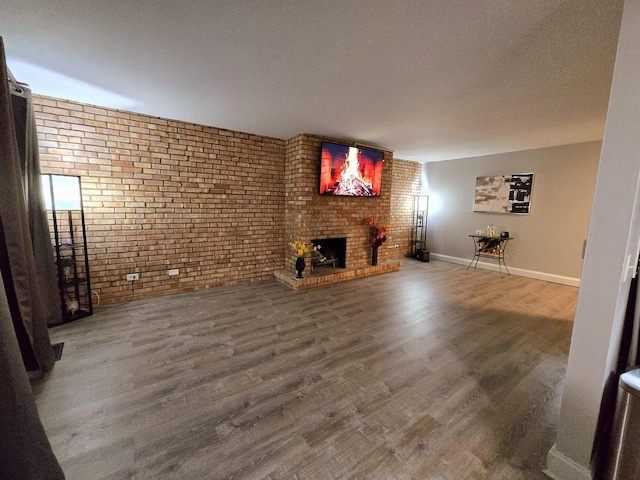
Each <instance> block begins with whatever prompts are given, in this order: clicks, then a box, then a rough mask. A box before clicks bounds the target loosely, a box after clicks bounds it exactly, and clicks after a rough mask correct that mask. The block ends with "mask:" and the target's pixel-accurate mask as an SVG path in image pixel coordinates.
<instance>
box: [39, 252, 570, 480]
mask: <svg viewBox="0 0 640 480" xmlns="http://www.w3.org/2000/svg"><path fill="white" fill-rule="evenodd" d="M577 292H578V289H577V288H574V287H568V286H563V285H557V284H553V283H548V282H542V281H537V280H532V279H528V278H523V277H517V276H505V277H504V278H501V277H500V275H499V274H498V273H496V272H491V271H486V270H480V269H478V270H473V269H471V270H469V271H467V270H465V267H462V266H459V265H454V264H449V263H445V262H438V261H432V262H430V263H421V262H418V261H414V260H411V259H406V260H404V262H403V266H402V269H401V270H400V271H399V272H395V273H390V274H385V275H379V276H375V277H368V278H364V279H360V280H354V281H350V282H344V283H339V284H334V285H329V286H324V287H318V288H315V289H311V290H302V291H294V290H291V289H289V288H288V287H286V286H284V285H282V284H280V283H278V282H277V281H276V280H275V279H274V280H269V281H265V282H260V283H253V284H246V285H240V286H233V287H224V288H215V289H210V290H205V291H201V292H194V293H188V294H183V295H175V296H170V297H162V298H155V299H147V300H138V301H132V302H130V303H128V304H125V305H122V306H117V307H112V308H98V309H97V311H96V313H95V315H94V316H93V317H89V318H86V319H83V320H80V321H77V322H74V323H70V324H67V325H63V326H60V327H56V328H54V329H52V330H51V331H50V333H51V335H52V341H53V342H54V343H55V342H64V352H63V355H62V359H61V360H60V361H58V362H57V363H56V365H55V367H54V368H53V370H52V372H51V373H50V374H48V376H47V377H46V379H45V380H43V381H39V382H38V383H36V384H34V391H35V394H36V398H37V403H38V409H39V412H40V415H41V418H42V421H43V423H44V426H45V428H46V430H47V433H48V435H49V438H50V441H51V444H52V446H53V449H54V451H55V453H56V455H57V457H58V459H59V460H60V462H61V465H62V467H63V469H64V471H65V473H66V475H67V479H68V480H94V479H95V480H98V479H104V480H107V479H108V480H114V479H260V478H269V479H280V478H282V479H335V478H368V479H452V480H453V479H455V480H458V479H504V480H517V479H544V478H546V477H545V476H544V474H543V473H541V471H542V469H543V468H544V466H545V462H546V453H547V451H548V450H549V448H550V447H551V445H552V444H553V441H554V439H555V431H556V422H557V418H558V413H559V404H560V398H561V392H562V386H563V381H564V376H565V367H566V360H567V352H568V348H569V340H570V335H571V328H572V320H573V316H574V311H575V304H576V300H577Z"/></svg>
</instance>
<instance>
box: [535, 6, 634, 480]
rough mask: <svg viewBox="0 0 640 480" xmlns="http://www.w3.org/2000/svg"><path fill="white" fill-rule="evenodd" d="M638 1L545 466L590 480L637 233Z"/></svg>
mask: <svg viewBox="0 0 640 480" xmlns="http://www.w3.org/2000/svg"><path fill="white" fill-rule="evenodd" d="M639 75H640V1H638V0H627V1H625V4H624V13H623V17H622V27H621V30H620V39H619V41H618V53H617V57H616V64H615V70H614V74H613V82H612V85H611V98H610V102H609V111H608V114H607V123H606V127H605V133H604V141H603V144H602V160H601V162H600V166H599V169H598V181H597V186H596V192H595V195H594V202H593V211H592V216H591V222H590V227H589V237H588V240H589V241H588V245H587V252H586V256H585V262H584V272H583V276H582V282H581V286H580V294H579V296H578V306H577V309H576V317H575V323H574V329H573V334H572V336H571V349H570V351H569V360H568V364H567V377H566V381H565V386H564V391H563V394H562V408H561V413H560V419H559V425H558V435H557V439H556V445H555V446H554V448H553V449H552V450H551V452H550V453H549V456H548V459H547V460H548V464H549V471H550V473H551V474H552V475H553V478H558V479H561V480H565V479H566V480H573V479H585V480H587V479H590V478H591V476H590V474H589V463H590V456H591V451H592V446H593V440H594V433H595V431H596V425H597V421H598V414H599V410H600V400H601V398H602V392H603V387H604V385H605V383H606V381H607V379H608V378H609V375H610V373H611V372H612V371H613V370H614V368H615V366H616V357H617V354H618V351H619V344H620V337H621V329H622V325H623V320H624V313H625V308H626V301H627V297H628V294H629V286H630V283H631V275H629V270H628V268H627V267H628V266H629V264H630V263H631V264H634V263H635V259H636V255H637V247H638V239H639V238H640V161H639V160H638V151H640V137H639V136H638V128H639V126H640V83H639V82H638V76H639Z"/></svg>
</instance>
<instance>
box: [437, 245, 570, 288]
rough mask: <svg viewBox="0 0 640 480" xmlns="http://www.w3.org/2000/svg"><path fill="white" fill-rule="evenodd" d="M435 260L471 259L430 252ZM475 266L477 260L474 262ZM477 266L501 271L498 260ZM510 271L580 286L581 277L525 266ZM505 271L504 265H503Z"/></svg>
mask: <svg viewBox="0 0 640 480" xmlns="http://www.w3.org/2000/svg"><path fill="white" fill-rule="evenodd" d="M430 256H431V258H433V259H434V260H442V261H443V262H449V263H457V264H459V265H469V262H470V260H469V259H468V258H460V257H452V256H450V255H442V254H440V253H433V252H431V254H430ZM474 266H475V262H474ZM477 268H483V269H485V270H493V271H494V272H498V271H500V268H499V267H498V262H493V263H489V262H478V266H477ZM507 268H508V269H509V273H511V274H512V275H518V276H519V277H527V278H535V279H536V280H544V281H546V282H553V283H560V284H562V285H569V286H571V287H579V286H580V279H579V278H574V277H565V276H563V275H555V274H553V273H544V272H536V271H535V270H525V269H524V268H515V267H509V266H508V265H507ZM503 271H504V267H503Z"/></svg>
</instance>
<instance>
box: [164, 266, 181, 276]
mask: <svg viewBox="0 0 640 480" xmlns="http://www.w3.org/2000/svg"><path fill="white" fill-rule="evenodd" d="M167 273H168V274H169V275H171V276H173V275H180V269H178V268H173V269H171V270H169V271H168V272H167Z"/></svg>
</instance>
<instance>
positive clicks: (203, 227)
mask: <svg viewBox="0 0 640 480" xmlns="http://www.w3.org/2000/svg"><path fill="white" fill-rule="evenodd" d="M34 107H35V111H36V119H37V125H38V134H39V138H40V158H41V163H42V171H43V173H55V174H68V175H80V176H81V179H82V190H83V203H84V208H85V217H86V221H87V233H88V244H89V247H88V248H89V260H90V268H91V281H92V289H93V290H94V291H96V292H97V293H99V295H100V299H101V303H102V304H108V303H117V302H121V301H124V300H127V299H129V298H131V284H130V283H129V282H127V281H126V274H127V273H135V272H138V273H140V280H139V281H137V282H135V283H134V287H135V290H134V293H135V296H134V298H141V297H152V296H158V295H167V294H173V293H178V292H184V291H191V290H198V289H203V288H208V287H213V286H219V285H227V284H234V283H240V282H251V281H259V280H264V279H269V278H272V277H273V274H274V271H275V270H277V269H280V268H282V267H283V265H284V266H285V267H286V268H288V269H290V270H291V271H293V270H294V263H295V255H294V254H293V252H292V250H291V249H290V248H289V247H288V244H289V243H290V242H293V241H295V240H304V241H309V240H311V239H314V238H331V237H347V266H348V267H359V266H365V265H368V264H369V263H370V260H371V247H370V244H369V241H368V230H367V227H366V226H365V225H364V223H363V219H364V217H366V216H372V217H374V218H375V220H376V222H377V223H383V224H384V225H386V226H387V227H389V234H388V241H387V242H386V243H385V244H384V245H383V247H382V248H381V249H380V252H379V262H384V261H386V260H388V259H391V258H397V257H399V256H403V255H404V252H408V251H409V239H410V229H411V223H412V214H411V213H412V208H413V203H410V204H409V203H408V202H409V198H411V199H412V198H413V194H414V192H416V189H417V190H418V191H419V183H420V165H419V164H416V163H412V162H405V161H399V160H395V161H394V159H393V155H392V153H391V152H388V151H387V152H385V164H384V169H383V179H382V193H381V196H380V197H377V198H351V197H326V196H320V195H319V194H318V178H319V166H320V162H319V158H320V143H321V142H322V140H323V139H322V138H320V137H318V136H315V135H309V134H301V135H297V136H296V137H294V138H292V139H290V140H287V141H285V140H280V139H275V138H269V137H261V136H257V135H252V134H247V133H242V132H234V131H230V130H225V129H220V128H214V127H208V126H202V125H196V124H191V123H186V122H180V121H175V120H168V119H163V118H157V117H151V116H147V115H141V114H135V113H130V112H124V111H119V110H113V109H107V108H102V107H95V106H91V105H85V104H80V103H75V102H71V101H66V100H61V99H54V98H49V97H42V96H34ZM327 140H332V139H327ZM334 141H337V140H334ZM338 142H339V141H338ZM416 182H417V183H416ZM408 192H410V193H408ZM411 202H412V200H411ZM410 210H411V212H410ZM396 244H398V245H400V249H399V250H394V249H393V245H396ZM176 268H177V269H179V270H180V274H179V275H177V276H169V275H168V273H167V271H168V270H169V269H176Z"/></svg>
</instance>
